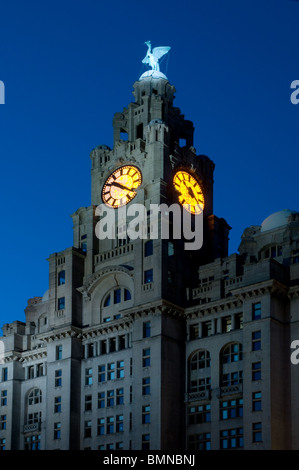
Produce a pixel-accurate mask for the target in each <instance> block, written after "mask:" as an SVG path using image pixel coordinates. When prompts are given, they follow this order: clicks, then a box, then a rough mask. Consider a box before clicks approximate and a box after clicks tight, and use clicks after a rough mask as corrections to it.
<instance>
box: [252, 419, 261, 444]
mask: <svg viewBox="0 0 299 470" xmlns="http://www.w3.org/2000/svg"><path fill="white" fill-rule="evenodd" d="M252 442H262V423H252Z"/></svg>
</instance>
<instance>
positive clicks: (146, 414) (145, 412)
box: [142, 405, 151, 424]
mask: <svg viewBox="0 0 299 470" xmlns="http://www.w3.org/2000/svg"><path fill="white" fill-rule="evenodd" d="M150 422H151V407H150V405H144V406H143V407H142V424H148V423H150Z"/></svg>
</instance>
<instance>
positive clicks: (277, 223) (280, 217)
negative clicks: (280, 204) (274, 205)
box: [261, 209, 299, 232]
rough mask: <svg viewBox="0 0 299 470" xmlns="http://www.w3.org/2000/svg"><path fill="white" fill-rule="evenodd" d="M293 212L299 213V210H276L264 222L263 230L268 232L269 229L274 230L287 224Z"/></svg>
mask: <svg viewBox="0 0 299 470" xmlns="http://www.w3.org/2000/svg"><path fill="white" fill-rule="evenodd" d="M291 214H299V212H297V211H291V210H290V209H283V210H282V211H278V212H274V214H271V215H269V217H267V218H266V219H265V220H264V221H263V222H262V225H261V232H266V231H267V230H273V229H274V228H279V227H282V226H283V225H287V224H288V223H289V217H290V215H291Z"/></svg>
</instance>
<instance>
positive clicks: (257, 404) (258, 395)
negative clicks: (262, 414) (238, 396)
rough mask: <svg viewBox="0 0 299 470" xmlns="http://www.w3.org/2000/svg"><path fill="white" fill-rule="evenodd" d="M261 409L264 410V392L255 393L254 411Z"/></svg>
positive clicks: (253, 400) (253, 397)
mask: <svg viewBox="0 0 299 470" xmlns="http://www.w3.org/2000/svg"><path fill="white" fill-rule="evenodd" d="M261 409H262V392H253V394H252V411H260V410H261Z"/></svg>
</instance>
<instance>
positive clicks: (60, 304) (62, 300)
mask: <svg viewBox="0 0 299 470" xmlns="http://www.w3.org/2000/svg"><path fill="white" fill-rule="evenodd" d="M64 309H65V297H60V298H59V299H58V310H64Z"/></svg>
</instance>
